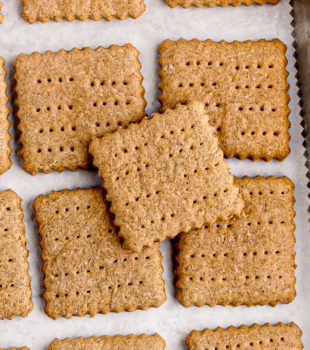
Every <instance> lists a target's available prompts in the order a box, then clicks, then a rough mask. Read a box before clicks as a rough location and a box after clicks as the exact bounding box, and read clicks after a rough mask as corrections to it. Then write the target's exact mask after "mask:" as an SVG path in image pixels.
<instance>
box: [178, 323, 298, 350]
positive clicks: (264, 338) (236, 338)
mask: <svg viewBox="0 0 310 350" xmlns="http://www.w3.org/2000/svg"><path fill="white" fill-rule="evenodd" d="M301 336H302V332H301V330H300V329H299V328H298V326H297V325H296V324H295V323H293V322H292V323H289V324H283V323H278V324H276V325H270V324H269V323H266V324H264V325H263V326H259V325H258V324H254V325H252V326H251V327H247V326H246V325H242V326H241V327H239V328H235V327H229V328H227V329H223V328H221V327H218V328H216V329H215V330H210V329H207V328H206V329H204V330H203V331H201V332H198V331H196V330H194V331H192V332H191V333H190V334H189V335H188V336H187V338H186V339H185V344H186V345H187V350H205V349H210V350H211V349H218V350H222V349H264V350H268V349H269V350H275V349H277V350H288V349H289V350H300V349H303V345H302V343H301Z"/></svg>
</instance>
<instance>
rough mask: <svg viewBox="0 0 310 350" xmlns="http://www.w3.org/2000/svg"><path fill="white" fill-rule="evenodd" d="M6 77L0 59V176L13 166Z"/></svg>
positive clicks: (3, 65)
mask: <svg viewBox="0 0 310 350" xmlns="http://www.w3.org/2000/svg"><path fill="white" fill-rule="evenodd" d="M0 9H1V6H0ZM0 23H1V15H0ZM5 77H6V69H5V60H4V59H3V58H2V57H0V174H3V173H4V172H6V171H7V170H8V169H9V168H10V167H11V166H12V162H11V158H10V156H11V153H12V150H11V146H10V140H11V135H10V134H9V128H10V126H11V123H10V122H9V121H8V116H9V114H10V111H9V109H8V107H7V103H8V102H9V98H8V96H7V94H6V90H7V87H8V84H7V82H6V81H5Z"/></svg>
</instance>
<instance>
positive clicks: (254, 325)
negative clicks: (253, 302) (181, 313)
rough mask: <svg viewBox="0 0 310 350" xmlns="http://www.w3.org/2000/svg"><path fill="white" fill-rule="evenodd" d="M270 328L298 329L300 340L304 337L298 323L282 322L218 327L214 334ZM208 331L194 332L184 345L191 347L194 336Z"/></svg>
mask: <svg viewBox="0 0 310 350" xmlns="http://www.w3.org/2000/svg"><path fill="white" fill-rule="evenodd" d="M270 326H274V327H282V326H291V327H297V329H298V330H299V334H300V338H301V336H302V331H301V329H300V328H299V327H298V326H297V324H296V323H294V322H290V323H287V324H285V323H282V322H278V323H276V324H270V323H265V324H263V325H262V326H260V325H259V324H257V323H254V324H252V325H251V326H247V325H245V324H242V325H241V326H239V327H234V326H229V327H227V328H222V327H217V328H215V329H214V330H213V332H215V333H216V332H221V331H223V330H229V329H232V330H238V329H249V330H250V329H262V328H267V327H270ZM208 330H210V329H208V328H205V329H203V330H202V331H197V330H195V329H194V330H192V331H191V332H190V333H189V334H188V336H187V337H186V338H185V340H184V343H185V345H186V346H187V347H188V346H189V345H190V340H191V337H192V336H193V335H194V334H197V333H198V334H204V333H205V332H207V331H208ZM301 345H303V344H302V343H301Z"/></svg>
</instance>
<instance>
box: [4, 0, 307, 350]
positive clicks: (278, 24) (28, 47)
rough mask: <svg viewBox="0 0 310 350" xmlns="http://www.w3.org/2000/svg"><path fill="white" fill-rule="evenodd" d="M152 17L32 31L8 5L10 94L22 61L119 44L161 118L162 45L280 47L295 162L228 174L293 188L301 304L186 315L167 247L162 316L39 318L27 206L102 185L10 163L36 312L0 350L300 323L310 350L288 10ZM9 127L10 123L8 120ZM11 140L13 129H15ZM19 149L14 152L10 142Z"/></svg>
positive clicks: (16, 6) (13, 324) (302, 175)
mask: <svg viewBox="0 0 310 350" xmlns="http://www.w3.org/2000/svg"><path fill="white" fill-rule="evenodd" d="M145 2H146V5H147V11H146V13H145V14H144V15H143V16H142V17H141V18H139V19H138V20H131V19H129V20H125V21H123V22H119V21H114V22H110V23H108V22H105V21H99V22H92V21H87V22H84V23H83V22H74V23H68V22H61V23H54V22H49V23H47V24H41V23H37V24H34V25H29V24H28V23H26V22H24V21H23V20H22V18H21V17H20V15H19V12H20V10H21V5H20V2H19V0H3V14H4V16H5V18H4V23H3V24H1V25H0V55H1V56H2V57H4V58H5V59H6V62H7V69H8V71H9V77H8V79H7V80H8V82H9V84H10V88H11V86H12V84H11V82H10V81H9V80H10V75H11V73H12V68H11V63H12V61H13V60H14V59H15V57H16V56H17V55H18V54H19V53H22V52H24V53H31V52H33V51H40V52H44V51H46V50H53V51H57V50H59V49H61V48H65V49H71V48H73V47H80V48H81V47H83V46H91V47H92V48H95V47H97V46H99V45H103V46H108V45H110V44H112V43H116V44H124V43H126V42H132V43H133V44H134V45H135V46H136V47H137V48H138V49H139V50H140V51H141V56H140V59H141V62H142V73H143V75H144V77H145V80H144V87H145V89H146V95H145V96H146V99H147V102H148V106H147V112H148V113H152V112H155V111H157V109H158V107H159V103H158V101H157V98H158V94H159V91H158V89H157V84H158V77H157V72H158V69H159V67H158V65H157V59H158V57H157V51H156V47H157V45H158V44H159V43H160V42H161V41H162V40H164V39H166V38H170V39H174V40H175V39H178V38H180V37H183V38H186V39H192V38H194V37H197V38H199V39H201V40H205V39H207V38H211V39H213V40H216V41H218V40H221V39H225V40H228V41H232V40H235V39H236V40H247V39H251V40H257V39H260V38H266V39H272V38H276V37H277V38H279V39H281V40H283V41H284V42H285V43H286V44H287V46H288V51H287V58H288V62H289V63H288V67H287V68H288V71H289V72H290V76H289V78H288V82H289V84H290V85H291V88H290V91H289V94H290V97H291V102H290V108H291V110H292V112H291V115H290V121H291V123H292V128H291V136H292V139H291V142H290V146H291V149H292V152H291V154H290V156H289V157H288V158H287V159H286V160H284V161H283V162H282V163H279V162H276V161H275V162H271V163H269V164H266V163H264V162H257V163H252V162H251V161H238V160H230V161H229V166H230V168H231V170H232V172H233V173H234V174H235V175H237V176H243V175H249V176H255V175H264V176H267V175H275V176H282V175H286V176H288V177H290V178H291V179H292V180H293V181H294V182H295V184H296V190H295V196H296V200H297V201H296V205H295V210H296V212H297V215H296V220H295V223H296V239H297V243H296V253H297V255H296V262H297V264H298V268H297V270H296V277H297V284H296V288H297V297H296V299H295V300H294V302H292V303H291V304H289V305H279V306H277V307H275V308H272V307H269V306H265V307H251V308H247V307H237V308H232V307H225V308H224V307H221V306H219V307H214V308H210V307H204V308H202V309H198V308H195V307H192V308H189V309H185V308H184V307H182V306H181V305H180V304H179V303H178V302H177V300H176V298H175V288H174V285H173V277H174V276H173V265H172V249H171V244H170V242H169V241H168V240H167V241H165V242H164V243H163V244H162V252H163V255H164V268H165V272H164V275H163V277H164V279H165V281H166V289H167V295H168V300H167V302H166V303H165V304H164V305H163V306H162V307H160V308H159V309H150V310H148V311H136V312H131V313H126V312H123V313H120V314H112V313H111V314H109V315H97V316H96V317H95V318H92V319H91V318H89V317H85V318H79V317H73V318H72V319H71V320H66V319H59V320H57V321H54V320H52V319H50V318H48V317H47V316H46V315H45V314H44V313H43V311H42V307H43V304H44V302H43V300H42V297H41V295H42V292H43V290H42V287H41V280H42V273H41V272H40V267H41V259H40V248H39V245H38V243H39V239H38V234H37V231H36V226H35V224H34V223H33V220H32V218H33V212H32V210H31V209H30V205H31V203H32V201H33V199H34V198H35V197H36V196H37V195H38V194H40V193H44V194H46V193H48V192H49V191H51V190H60V189H63V188H75V187H77V186H81V187H88V186H93V185H97V184H100V183H101V180H100V179H99V178H98V177H97V175H96V173H95V172H68V171H66V172H64V173H62V174H57V173H51V174H49V175H43V174H39V175H37V176H35V177H32V176H30V175H28V174H27V173H26V172H24V171H23V170H22V169H21V168H20V159H19V158H18V157H17V156H16V154H15V153H13V155H12V160H13V163H14V165H13V167H12V168H11V169H10V170H9V171H8V172H7V173H6V174H4V175H3V176H1V177H0V190H4V189H7V188H12V189H13V190H14V191H16V192H17V193H18V194H19V195H20V196H21V197H22V198H23V200H24V201H23V208H24V212H25V219H24V221H25V224H26V231H27V239H28V249H29V250H30V256H29V263H30V274H31V277H32V289H33V302H34V309H33V311H32V312H31V314H30V315H29V316H28V317H27V318H24V319H23V318H19V317H18V318H15V319H14V320H13V321H8V320H3V321H0V347H4V348H6V347H10V346H23V345H27V346H28V347H29V348H31V349H32V350H41V349H47V346H48V344H49V343H50V342H51V341H52V340H53V339H54V338H55V337H59V338H65V337H77V336H85V337H88V336H92V335H95V336H100V335H103V334H108V335H114V334H116V333H121V334H128V333H135V334H139V333H143V332H147V333H154V332H158V333H160V334H161V336H163V337H164V338H165V340H166V342H167V349H168V350H181V349H185V347H184V345H183V340H184V338H185V336H186V335H187V334H188V333H189V332H190V331H191V330H192V329H199V330H201V329H203V328H205V327H210V328H215V327H217V326H222V327H227V326H229V325H234V326H239V325H241V324H243V323H246V324H248V325H250V324H252V323H254V322H257V323H260V324H262V323H265V322H271V323H277V322H280V321H281V322H290V321H294V322H296V323H297V324H298V325H299V326H300V327H301V328H302V330H303V332H304V336H303V339H302V340H303V343H304V346H305V349H310V303H309V301H310V258H309V252H310V235H309V226H308V225H309V223H308V219H309V218H308V213H307V209H308V206H309V204H308V189H307V179H306V168H305V165H304V164H305V158H304V155H303V154H304V147H303V146H302V143H303V142H304V139H303V137H302V135H301V134H302V127H301V125H300V123H301V117H300V114H299V113H300V107H299V98H298V95H297V93H298V89H297V87H296V78H295V75H296V69H295V68H294V64H295V59H294V57H293V54H294V49H293V46H292V43H293V38H292V36H291V32H292V27H291V25H290V23H291V21H292V17H291V15H290V12H291V6H290V5H289V0H282V1H281V2H280V4H279V5H278V6H274V7H272V6H269V5H266V6H263V7H257V6H251V7H250V8H247V7H244V6H241V7H237V8H232V7H227V8H213V9H207V8H201V9H194V8H191V9H187V10H184V9H181V8H175V9H170V8H169V7H168V6H167V5H166V4H165V3H164V2H163V1H162V0H146V1H145ZM10 118H12V117H10ZM11 132H12V133H13V132H14V131H13V128H11ZM11 144H12V147H13V149H14V150H15V148H16V142H15V141H14V140H12V142H11Z"/></svg>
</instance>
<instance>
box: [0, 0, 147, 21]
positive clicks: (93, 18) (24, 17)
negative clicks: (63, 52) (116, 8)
mask: <svg viewBox="0 0 310 350" xmlns="http://www.w3.org/2000/svg"><path fill="white" fill-rule="evenodd" d="M20 1H21V4H22V10H21V12H20V15H21V17H22V18H23V19H24V20H25V21H26V22H28V23H29V24H34V23H35V22H41V23H47V22H48V21H54V22H61V21H68V22H70V23H72V22H74V21H81V22H85V21H88V20H92V21H95V22H98V21H101V20H105V21H107V22H111V21H113V20H115V19H117V20H119V21H123V20H125V19H127V18H133V19H137V18H139V17H141V16H142V15H143V13H144V12H145V10H146V6H145V3H143V5H144V8H143V10H142V11H141V13H140V14H139V15H138V16H132V15H128V16H119V15H113V16H110V17H107V18H104V17H101V18H95V17H88V16H86V17H82V16H73V17H69V16H63V17H53V18H51V17H44V18H37V19H36V20H34V21H32V20H30V19H29V18H28V16H27V15H26V14H25V13H24V6H25V0H20ZM0 23H1V22H0Z"/></svg>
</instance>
